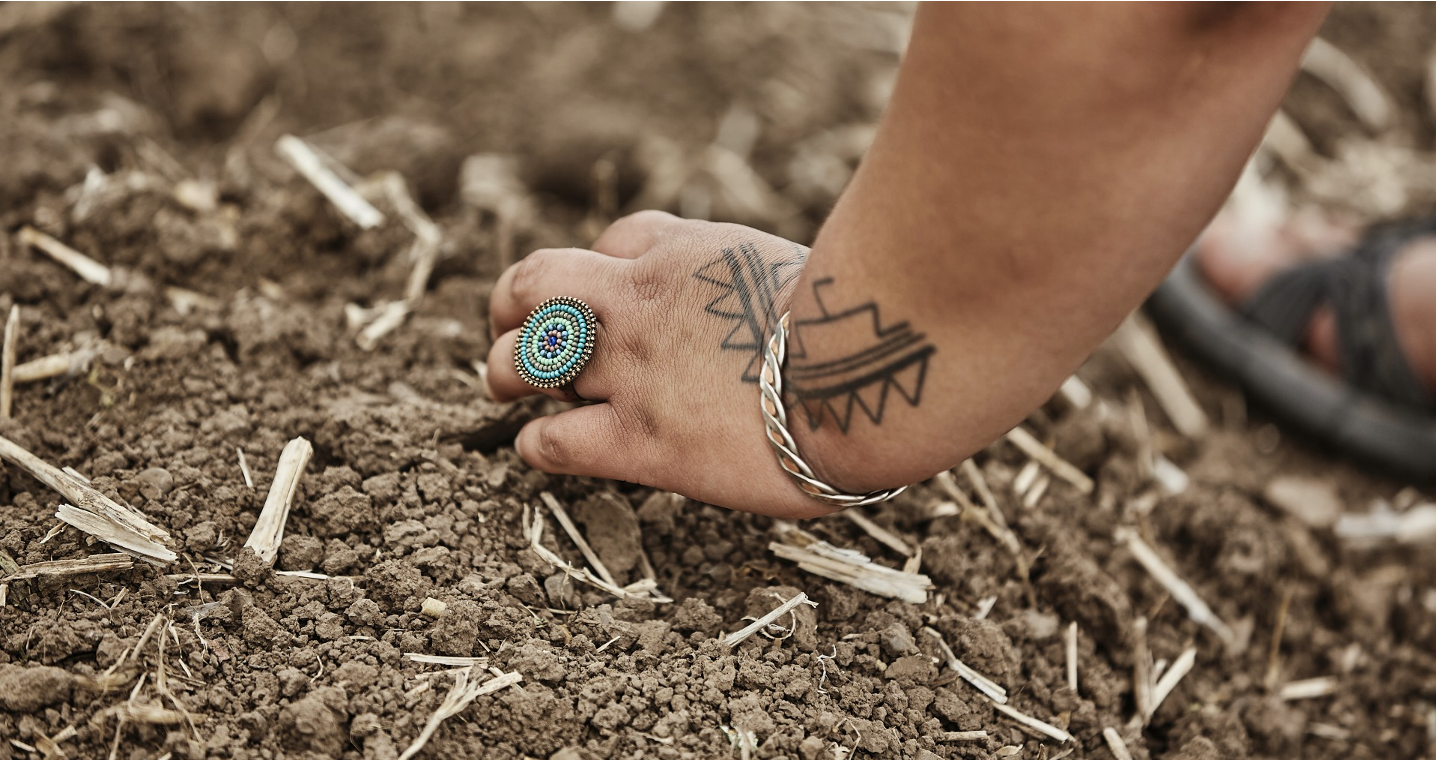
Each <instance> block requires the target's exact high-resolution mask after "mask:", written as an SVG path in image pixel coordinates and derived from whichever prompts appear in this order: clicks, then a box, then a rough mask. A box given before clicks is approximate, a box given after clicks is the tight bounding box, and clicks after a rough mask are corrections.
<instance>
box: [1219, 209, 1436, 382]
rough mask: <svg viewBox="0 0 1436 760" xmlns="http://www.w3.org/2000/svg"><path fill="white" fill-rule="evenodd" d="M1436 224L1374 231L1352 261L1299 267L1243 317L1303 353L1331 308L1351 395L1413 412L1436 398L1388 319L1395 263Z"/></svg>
mask: <svg viewBox="0 0 1436 760" xmlns="http://www.w3.org/2000/svg"><path fill="white" fill-rule="evenodd" d="M1433 224H1436V222H1423V223H1421V224H1418V225H1406V226H1401V227H1394V226H1393V227H1387V228H1384V229H1378V230H1373V231H1372V232H1371V233H1370V234H1368V236H1367V237H1366V238H1365V240H1363V241H1362V243H1361V245H1360V246H1359V247H1358V248H1357V249H1356V250H1355V251H1354V252H1353V253H1352V254H1351V255H1350V256H1345V257H1341V258H1336V259H1324V260H1320V261H1312V262H1308V263H1304V264H1298V265H1296V266H1293V267H1291V268H1289V269H1287V270H1286V271H1284V272H1280V273H1278V274H1277V275H1275V276H1273V277H1272V278H1271V279H1270V280H1268V281H1267V283H1266V284H1264V285H1263V286H1262V287H1261V288H1260V289H1258V290H1257V292H1256V293H1255V294H1253V295H1252V296H1251V298H1250V299H1249V300H1248V301H1247V302H1246V303H1245V304H1244V305H1243V307H1242V313H1243V314H1244V315H1246V317H1247V318H1248V319H1250V320H1252V321H1253V322H1255V323H1256V324H1258V325H1261V326H1262V327H1263V328H1264V329H1266V330H1267V331H1269V332H1270V333H1271V334H1272V335H1274V336H1276V337H1277V338H1278V339H1279V340H1281V341H1283V342H1284V343H1287V344H1288V345H1291V346H1297V347H1299V346H1300V344H1301V340H1302V338H1303V337H1304V336H1305V335H1306V331H1307V328H1308V325H1310V324H1311V318H1312V315H1313V314H1314V313H1315V312H1316V310H1317V309H1318V308H1319V307H1320V306H1321V305H1322V304H1327V303H1329V304H1331V306H1332V310H1333V312H1334V313H1335V316H1336V340H1337V350H1338V352H1339V355H1340V358H1341V371H1342V377H1343V379H1344V380H1345V381H1346V382H1347V383H1348V384H1350V385H1351V386H1353V387H1356V388H1360V389H1362V390H1364V391H1367V392H1370V393H1372V394H1375V395H1378V396H1381V397H1383V398H1385V399H1387V400H1389V401H1393V402H1395V403H1397V404H1400V405H1403V406H1406V407H1412V408H1416V409H1430V408H1433V398H1432V394H1431V391H1430V390H1428V389H1427V388H1426V386H1425V384H1424V383H1422V382H1421V380H1420V378H1418V377H1417V375H1416V372H1415V371H1414V370H1413V369H1412V368H1411V363H1410V362H1409V361H1408V360H1407V358H1406V355H1405V353H1403V352H1402V350H1401V342H1400V340H1399V339H1398V337H1397V334H1396V324H1395V322H1394V321H1393V319H1392V316H1391V300H1390V297H1389V293H1390V280H1391V262H1392V260H1393V259H1394V258H1395V256H1396V254H1397V253H1398V252H1399V251H1400V250H1401V249H1402V248H1403V247H1404V246H1405V245H1406V243H1408V242H1410V241H1411V239H1412V238H1415V237H1418V236H1422V235H1427V234H1431V232H1432V231H1433V229H1436V228H1433Z"/></svg>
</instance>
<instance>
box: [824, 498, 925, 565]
mask: <svg viewBox="0 0 1436 760" xmlns="http://www.w3.org/2000/svg"><path fill="white" fill-rule="evenodd" d="M840 514H842V516H843V517H846V518H847V519H848V521H849V522H851V523H852V524H854V525H856V526H858V527H859V528H861V529H862V531H863V532H864V533H866V534H868V535H869V536H872V537H873V540H874V541H877V542H878V543H880V544H882V545H883V546H886V547H888V548H889V549H892V550H893V551H895V552H897V553H898V554H901V555H902V556H904V557H912V556H914V555H915V554H916V550H914V549H913V548H912V547H911V546H909V545H908V543H907V542H906V541H904V540H902V538H901V537H899V536H898V535H896V534H894V533H893V532H892V531H890V530H888V529H887V528H884V527H883V526H881V525H878V524H877V523H875V522H873V521H872V520H870V519H868V517H867V515H864V514H863V513H861V512H859V511H858V510H856V509H845V510H843V511H842V512H841V513H840Z"/></svg>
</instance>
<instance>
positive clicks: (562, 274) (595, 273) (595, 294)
mask: <svg viewBox="0 0 1436 760" xmlns="http://www.w3.org/2000/svg"><path fill="white" fill-rule="evenodd" d="M627 264H628V262H626V261H623V260H621V259H616V258H614V257H612V256H605V255H603V254H601V253H597V252H594V251H589V250H584V249H582V248H543V249H540V250H537V251H534V252H533V253H530V254H529V255H528V256H525V257H524V259H523V261H520V262H519V263H517V264H514V265H513V266H511V267H509V268H508V269H507V270H505V271H504V273H503V274H502V275H499V281H498V282H497V283H496V284H495V285H494V292H493V295H492V296H491V297H490V299H489V334H490V335H491V336H495V337H496V336H499V335H502V334H504V333H506V332H508V331H509V330H513V329H516V328H518V327H519V326H520V325H522V324H523V321H524V319H526V318H527V317H528V315H529V312H531V311H533V310H534V308H535V307H537V306H538V305H539V303H541V302H542V301H543V300H544V299H547V298H553V297H554V296H572V297H573V298H577V299H579V300H581V301H583V302H585V303H587V304H588V305H589V306H591V307H593V309H594V311H596V312H597V313H598V316H599V319H602V318H603V315H604V313H605V310H604V306H605V305H606V304H605V301H604V296H605V295H606V294H607V293H608V292H610V291H611V290H612V288H611V287H610V284H611V283H613V282H615V281H616V277H617V275H618V272H619V270H620V269H621V268H622V267H624V266H626V265H627Z"/></svg>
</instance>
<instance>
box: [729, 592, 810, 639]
mask: <svg viewBox="0 0 1436 760" xmlns="http://www.w3.org/2000/svg"><path fill="white" fill-rule="evenodd" d="M800 604H806V605H808V606H809V607H817V606H818V603H817V602H815V601H813V600H811V599H809V598H808V595H807V594H805V593H803V592H801V591H800V592H798V594H797V596H794V597H793V598H792V599H789V600H787V601H785V602H783V603H782V604H780V605H778V606H777V607H775V608H773V609H772V610H771V611H769V612H768V613H767V614H765V615H764V616H762V617H760V618H758V619H757V620H754V621H753V622H752V623H750V624H748V625H747V626H746V627H744V628H743V629H741V630H738V631H734V632H733V633H730V634H728V636H727V638H725V639H723V643H724V644H726V645H727V646H730V647H735V646H738V645H739V644H741V643H742V642H743V641H744V640H745V639H747V638H748V637H749V636H752V635H753V634H755V633H757V632H759V631H761V630H764V629H765V628H766V627H767V626H769V625H771V624H772V623H773V621H775V620H777V619H778V618H780V617H782V616H784V615H787V614H789V613H791V612H792V611H793V609H794V608H796V607H797V606H798V605H800ZM789 630H792V629H791V628H790V629H789Z"/></svg>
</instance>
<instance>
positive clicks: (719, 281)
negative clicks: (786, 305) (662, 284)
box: [693, 243, 808, 383]
mask: <svg viewBox="0 0 1436 760" xmlns="http://www.w3.org/2000/svg"><path fill="white" fill-rule="evenodd" d="M793 248H794V251H793V255H792V256H788V257H783V258H780V259H776V260H775V259H774V258H773V257H771V256H768V257H764V256H763V255H762V254H760V253H759V251H758V249H757V247H755V246H753V245H752V244H749V243H742V244H740V245H739V246H738V247H737V248H724V249H723V252H722V254H721V255H720V256H719V257H718V258H716V259H714V260H713V261H710V262H708V263H707V264H704V265H703V266H702V267H700V268H699V269H698V271H696V272H694V273H693V277H694V278H695V279H697V280H698V281H700V282H703V283H706V284H708V285H709V286H711V287H712V288H713V295H712V300H710V301H709V302H708V304H707V305H705V306H704V307H703V310H704V311H705V312H707V313H709V314H712V315H713V316H715V317H718V318H720V319H725V320H731V321H732V322H733V326H732V328H731V329H729V331H728V333H727V334H726V335H725V336H724V337H723V340H722V341H721V342H720V343H719V347H720V348H722V349H723V350H725V351H739V352H742V353H743V354H745V355H746V356H747V364H746V365H745V366H744V368H743V375H742V380H743V382H745V383H757V382H758V373H759V372H760V371H761V370H762V365H763V344H764V342H765V341H766V340H767V336H768V334H769V332H770V330H771V328H772V325H773V324H774V323H775V322H776V321H777V316H778V315H777V314H776V313H775V307H774V299H775V298H776V297H777V294H778V293H781V292H782V291H783V289H784V288H786V287H787V286H788V285H789V284H791V283H792V281H793V279H794V278H796V277H797V276H798V275H799V274H800V273H801V272H802V271H803V262H804V261H806V260H807V255H808V252H807V249H805V248H803V247H801V246H796V245H795V246H793Z"/></svg>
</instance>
